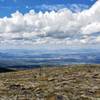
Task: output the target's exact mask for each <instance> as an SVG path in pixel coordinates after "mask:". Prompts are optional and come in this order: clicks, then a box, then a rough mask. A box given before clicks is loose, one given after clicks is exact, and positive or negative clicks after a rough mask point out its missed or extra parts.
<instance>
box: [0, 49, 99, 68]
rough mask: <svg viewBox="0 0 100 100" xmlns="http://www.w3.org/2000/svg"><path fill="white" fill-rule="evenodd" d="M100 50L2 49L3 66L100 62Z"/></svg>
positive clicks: (1, 62)
mask: <svg viewBox="0 0 100 100" xmlns="http://www.w3.org/2000/svg"><path fill="white" fill-rule="evenodd" d="M99 54H100V51H99V50H93V49H92V50H88V49H85V50H83V49H82V50H72V49H71V50H70V49H62V50H50V51H49V50H44V51H43V50H2V51H0V66H1V67H16V68H21V67H25V68H30V67H34V66H37V67H38V66H39V65H44V64H47V65H65V64H80V63H82V64H92V63H94V64H99V63H100V55H99Z"/></svg>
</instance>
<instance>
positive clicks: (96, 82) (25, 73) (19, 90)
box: [0, 65, 100, 100]
mask: <svg viewBox="0 0 100 100" xmlns="http://www.w3.org/2000/svg"><path fill="white" fill-rule="evenodd" d="M0 100H100V65H72V66H68V65H66V66H63V67H62V66H61V67H52V68H50V67H48V68H47V67H43V68H38V69H32V70H21V71H16V72H8V73H0Z"/></svg>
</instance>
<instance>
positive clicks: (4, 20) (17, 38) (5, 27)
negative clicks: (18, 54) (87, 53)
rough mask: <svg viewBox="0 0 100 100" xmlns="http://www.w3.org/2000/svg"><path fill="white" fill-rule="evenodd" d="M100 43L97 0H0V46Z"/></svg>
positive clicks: (97, 44)
mask: <svg viewBox="0 0 100 100" xmlns="http://www.w3.org/2000/svg"><path fill="white" fill-rule="evenodd" d="M99 45H100V0H0V48H17V49H18V48H44V47H46V48H51V47H53V48H57V47H69V46H77V47H84V46H85V47H88V46H96V47H98V46H99Z"/></svg>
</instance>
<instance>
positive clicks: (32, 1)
mask: <svg viewBox="0 0 100 100" xmlns="http://www.w3.org/2000/svg"><path fill="white" fill-rule="evenodd" d="M94 2H95V0H0V17H4V16H10V15H11V14H12V13H14V12H15V11H16V10H18V11H20V12H22V13H26V12H28V11H29V10H30V9H34V10H35V11H37V12H38V11H40V10H43V9H41V7H39V6H42V5H50V6H51V5H53V6H54V5H64V6H65V7H67V6H68V5H71V4H82V5H87V6H89V7H90V6H91V5H93V4H94ZM46 10H47V9H46Z"/></svg>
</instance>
